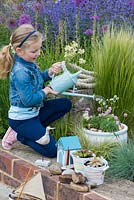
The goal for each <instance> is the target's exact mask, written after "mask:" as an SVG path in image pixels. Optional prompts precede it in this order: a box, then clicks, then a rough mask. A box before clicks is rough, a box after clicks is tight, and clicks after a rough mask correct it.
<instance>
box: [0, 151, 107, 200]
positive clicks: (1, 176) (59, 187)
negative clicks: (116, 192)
mask: <svg viewBox="0 0 134 200" xmlns="http://www.w3.org/2000/svg"><path fill="white" fill-rule="evenodd" d="M29 170H30V176H29V177H31V176H32V175H33V174H35V173H37V172H39V171H40V172H41V173H42V180H43V185H44V191H45V194H46V199H47V200H70V199H73V200H110V199H109V198H107V197H104V196H103V195H100V194H98V193H96V192H94V191H91V192H88V193H81V192H76V191H74V190H73V189H71V187H70V185H68V184H62V183H60V182H59V177H58V176H51V175H50V173H49V172H48V170H46V169H42V168H40V167H37V166H35V165H33V164H32V163H30V162H28V161H26V160H24V159H22V158H20V157H17V156H14V155H13V154H12V153H11V152H8V151H5V150H2V149H0V181H1V182H3V183H5V184H6V185H10V186H12V187H15V188H16V187H17V186H19V185H20V184H21V183H22V182H24V181H25V179H26V177H27V174H28V172H29Z"/></svg>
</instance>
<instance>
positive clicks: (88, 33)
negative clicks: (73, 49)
mask: <svg viewBox="0 0 134 200" xmlns="http://www.w3.org/2000/svg"><path fill="white" fill-rule="evenodd" d="M84 34H85V35H93V30H92V29H90V28H89V29H87V30H86V31H85V32H84Z"/></svg>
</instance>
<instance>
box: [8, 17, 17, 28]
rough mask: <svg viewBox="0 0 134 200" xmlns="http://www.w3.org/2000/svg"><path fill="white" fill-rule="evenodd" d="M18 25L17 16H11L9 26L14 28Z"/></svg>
mask: <svg viewBox="0 0 134 200" xmlns="http://www.w3.org/2000/svg"><path fill="white" fill-rule="evenodd" d="M16 27H17V20H16V18H13V17H10V18H8V19H7V28H9V29H12V28H16Z"/></svg>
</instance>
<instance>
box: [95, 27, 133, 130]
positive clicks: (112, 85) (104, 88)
mask: <svg viewBox="0 0 134 200" xmlns="http://www.w3.org/2000/svg"><path fill="white" fill-rule="evenodd" d="M96 47H97V48H96ZM96 47H94V48H93V52H92V58H93V62H94V68H95V71H96V87H95V93H96V94H98V95H100V96H103V97H106V98H110V97H111V96H114V94H116V95H117V96H118V97H119V102H118V108H117V109H116V110H115V114H116V115H117V116H121V114H122V113H125V112H126V113H128V118H127V120H126V123H127V125H128V127H129V130H134V125H133V121H134V104H133V101H132V99H133V96H134V59H133V58H134V51H133V47H134V35H133V33H132V31H131V30H128V31H125V30H123V29H121V30H119V31H115V30H112V31H111V32H107V33H105V34H104V37H103V38H102V41H101V42H100V41H99V42H98V44H97V46H96ZM122 116H123V115H122ZM120 120H121V121H123V117H121V118H120Z"/></svg>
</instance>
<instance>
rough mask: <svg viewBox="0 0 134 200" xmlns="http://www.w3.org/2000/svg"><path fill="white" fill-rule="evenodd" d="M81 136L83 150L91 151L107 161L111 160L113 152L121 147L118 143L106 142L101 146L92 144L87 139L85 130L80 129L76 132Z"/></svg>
mask: <svg viewBox="0 0 134 200" xmlns="http://www.w3.org/2000/svg"><path fill="white" fill-rule="evenodd" d="M76 133H77V135H78V136H79V139H80V143H81V145H82V148H83V149H90V150H91V151H92V152H93V153H95V154H96V156H97V157H100V156H103V157H104V158H105V159H106V160H110V158H111V154H112V152H113V150H114V149H115V148H116V147H117V146H118V145H119V144H117V143H109V142H104V143H102V144H100V145H97V146H96V145H92V144H90V142H89V140H88V139H87V137H86V136H85V135H84V133H83V130H81V129H79V130H77V131H76Z"/></svg>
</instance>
